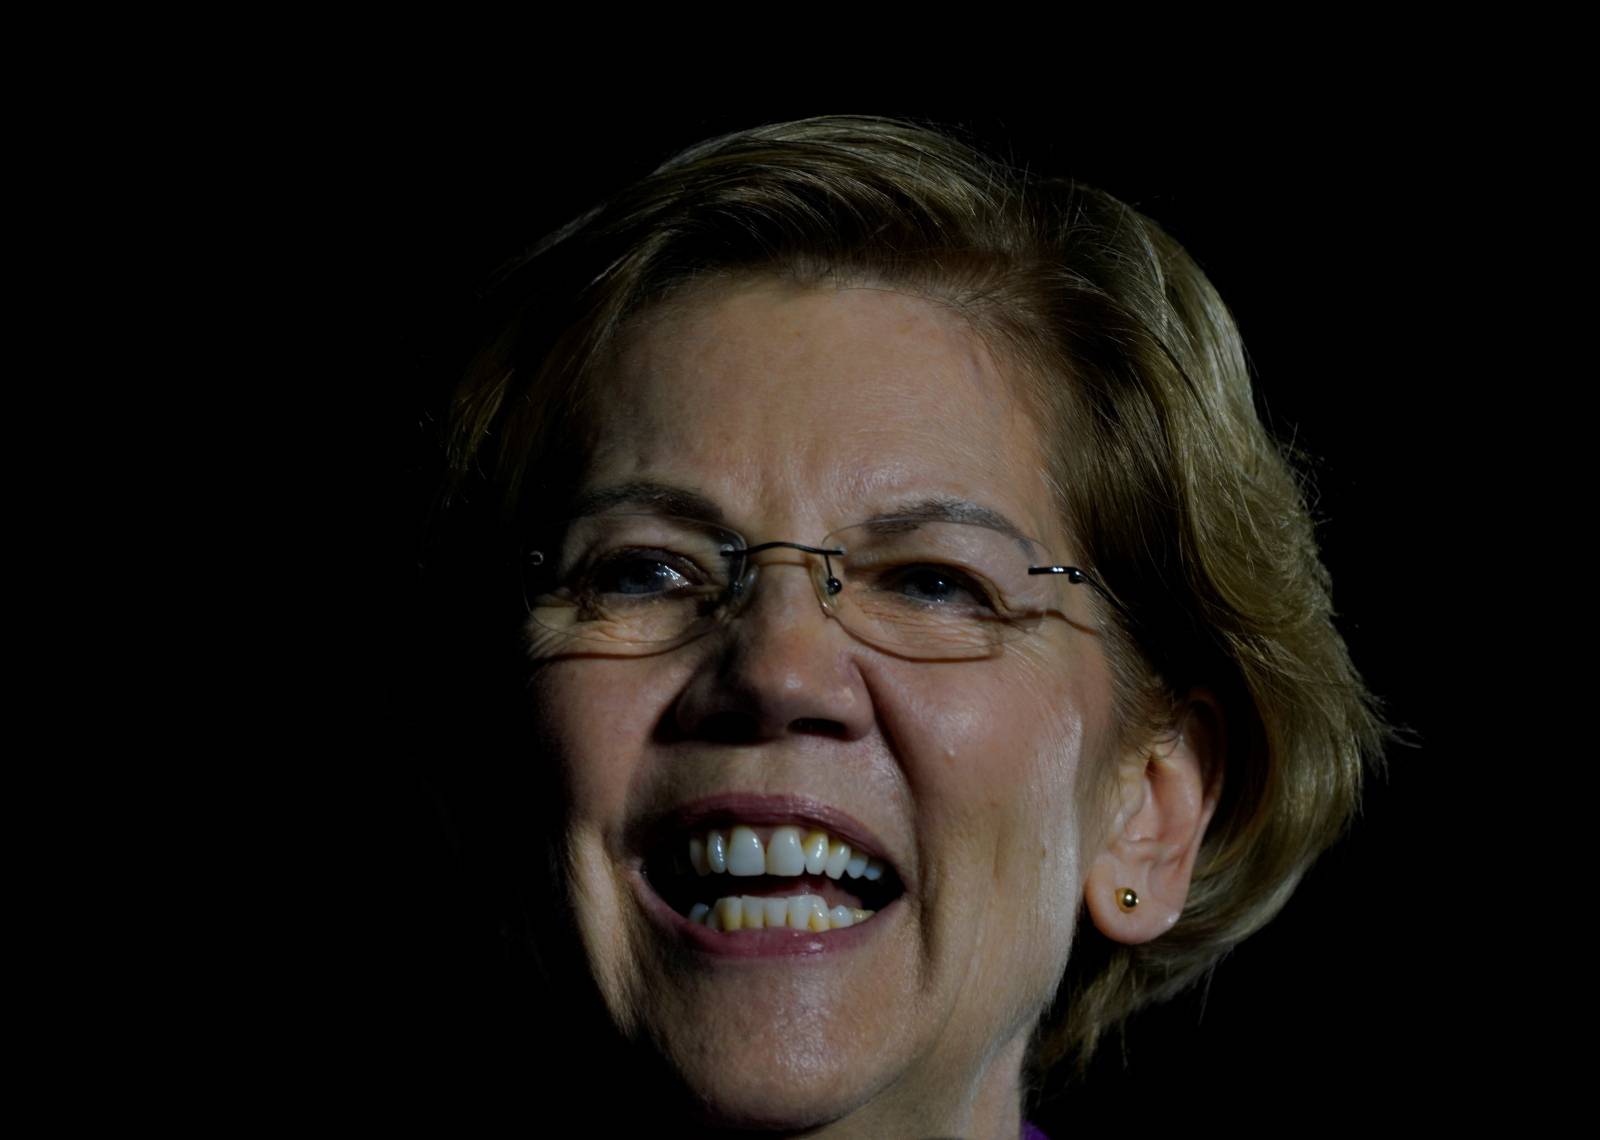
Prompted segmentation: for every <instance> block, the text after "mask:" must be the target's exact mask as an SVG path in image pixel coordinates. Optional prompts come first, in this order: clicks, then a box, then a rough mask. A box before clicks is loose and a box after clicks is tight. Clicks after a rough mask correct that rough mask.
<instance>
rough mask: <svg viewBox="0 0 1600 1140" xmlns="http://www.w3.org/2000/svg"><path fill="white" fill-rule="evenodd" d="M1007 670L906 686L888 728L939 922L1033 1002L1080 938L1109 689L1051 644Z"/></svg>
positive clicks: (933, 675) (913, 679) (934, 673)
mask: <svg viewBox="0 0 1600 1140" xmlns="http://www.w3.org/2000/svg"><path fill="white" fill-rule="evenodd" d="M996 664H997V667H996V668H995V669H994V670H992V671H990V672H987V673H979V672H976V671H974V670H973V669H972V668H971V666H967V665H962V666H954V665H952V666H949V667H938V668H937V669H932V670H929V671H927V672H923V673H919V674H916V675H913V676H908V677H904V678H901V679H900V682H899V684H898V685H897V687H896V690H895V693H894V697H893V699H891V700H888V701H885V702H884V706H885V707H892V708H896V709H898V710H899V714H898V716H894V717H892V720H893V721H894V722H895V723H891V724H888V725H886V727H887V728H888V729H889V730H890V731H891V733H892V734H893V735H894V736H895V737H896V743H897V751H899V753H900V756H901V762H902V764H903V765H904V769H905V774H906V778H907V780H908V781H909V782H910V783H911V784H912V792H913V797H914V799H915V801H916V802H917V804H918V805H919V813H920V814H921V815H922V817H923V818H922V825H921V826H922V831H923V836H924V838H925V839H926V841H927V845H928V849H927V851H926V852H925V856H926V858H927V860H928V864H929V866H928V870H929V873H930V876H931V878H932V880H933V882H932V883H930V885H931V886H933V887H934V888H935V890H936V893H937V895H938V897H937V898H933V899H931V900H930V901H931V902H932V904H933V911H934V913H933V914H932V915H931V916H930V919H931V921H933V922H935V923H944V922H951V923H961V924H968V923H970V924H971V929H974V930H975V931H976V932H977V934H976V937H977V938H978V942H977V943H975V944H974V945H973V947H972V952H973V953H976V954H981V955H982V956H983V957H984V959H985V961H986V964H987V966H988V967H992V968H993V969H992V971H991V972H992V973H995V974H997V975H998V974H1000V973H1004V972H1010V973H1012V974H1013V975H1014V976H1015V978H1016V985H1017V987H1018V988H1019V989H1020V990H1026V991H1028V992H1027V993H1019V994H1018V999H1019V1001H1022V1002H1024V1003H1026V1002H1027V1001H1030V1000H1032V998H1033V997H1035V996H1037V995H1036V994H1035V993H1034V991H1043V990H1046V989H1048V988H1050V987H1053V986H1054V984H1055V979H1056V977H1057V976H1058V974H1059V971H1060V970H1061V968H1063V967H1064V965H1065V962H1066V954H1067V951H1068V948H1069V946H1070V944H1071V937H1072V929H1073V925H1074V923H1075V921H1076V917H1077V909H1078V901H1079V899H1080V898H1081V895H1082V883H1083V874H1084V865H1083V862H1082V854H1081V836H1080V830H1079V821H1080V800H1081V790H1082V789H1083V788H1084V787H1086V786H1087V785H1088V784H1089V783H1090V782H1091V781H1090V776H1091V774H1092V771H1093V769H1094V766H1095V765H1096V764H1097V763H1098V762H1099V760H1100V759H1101V757H1100V755H1099V750H1100V749H1101V748H1103V747H1104V741H1105V739H1106V737H1107V735H1108V734H1107V731H1106V730H1107V729H1108V728H1109V715H1108V710H1109V688H1108V687H1107V686H1106V685H1104V684H1103V683H1101V682H1102V673H1101V671H1100V670H1098V669H1097V668H1095V662H1094V660H1093V659H1090V660H1089V661H1087V662H1085V663H1083V664H1081V665H1080V666H1079V667H1078V668H1077V669H1075V670H1069V669H1065V668H1063V665H1062V662H1061V660H1060V658H1059V657H1050V656H1047V655H1046V654H1045V653H1044V651H1043V649H1042V648H1041V649H1040V650H1038V651H1035V652H1032V653H1030V652H1029V651H1026V650H1022V651H1017V652H1015V653H1013V654H1012V655H1011V656H1010V657H1008V658H1007V660H1006V661H1005V662H1003V663H996ZM1001 664H1003V665H1004V666H1005V668H1000V667H999V666H1000V665H1001ZM886 719H891V718H886ZM941 912H942V913H941Z"/></svg>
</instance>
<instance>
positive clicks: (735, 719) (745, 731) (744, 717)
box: [694, 709, 761, 744]
mask: <svg viewBox="0 0 1600 1140" xmlns="http://www.w3.org/2000/svg"><path fill="white" fill-rule="evenodd" d="M694 735H695V736H697V737H699V738H700V739H701V740H710V741H714V742H716V743H718V744H746V743H748V742H750V741H753V740H759V739H760V737H761V725H760V722H759V721H757V719H756V717H755V716H754V715H753V714H751V713H748V712H745V711H743V710H740V709H728V710H726V711H723V712H715V713H711V714H709V715H708V716H705V717H702V718H701V720H700V723H699V724H697V725H696V726H695V729H694Z"/></svg>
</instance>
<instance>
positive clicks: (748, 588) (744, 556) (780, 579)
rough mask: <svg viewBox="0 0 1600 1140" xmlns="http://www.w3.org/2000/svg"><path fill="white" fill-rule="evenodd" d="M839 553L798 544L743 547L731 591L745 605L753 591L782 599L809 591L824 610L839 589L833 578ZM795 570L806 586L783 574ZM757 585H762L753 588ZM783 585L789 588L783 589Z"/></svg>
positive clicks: (837, 567)
mask: <svg viewBox="0 0 1600 1140" xmlns="http://www.w3.org/2000/svg"><path fill="white" fill-rule="evenodd" d="M843 554H844V551H842V550H840V549H839V548H837V547H823V546H807V545H806V544H804V543H799V542H763V543H759V544H758V545H755V546H751V547H746V548H745V549H743V550H740V551H739V552H738V558H737V561H736V563H735V569H736V576H735V580H734V582H733V592H734V594H735V595H736V596H739V598H740V601H741V602H742V603H744V604H749V601H750V595H751V594H752V593H753V592H757V591H759V592H760V593H761V594H763V595H765V594H777V595H781V596H783V597H785V598H786V597H787V595H788V593H789V592H790V591H796V592H804V591H807V590H809V592H810V593H812V594H813V595H814V596H817V597H818V600H819V601H821V602H822V603H823V608H824V609H827V608H829V606H828V599H829V598H831V597H832V595H834V594H837V593H838V592H839V589H840V588H841V587H840V583H839V580H838V578H837V577H835V575H837V574H838V573H839V559H840V558H841V557H842V556H843ZM795 569H798V570H800V571H802V572H803V574H804V575H805V578H806V579H807V580H808V582H809V585H808V586H807V585H802V584H801V580H800V579H798V578H795V577H793V576H792V575H791V574H789V573H785V571H791V570H795ZM774 572H776V573H774ZM757 582H764V583H765V584H764V585H761V586H759V587H757V586H755V583H757ZM785 582H792V583H793V585H788V586H786V585H784V584H783V583H785Z"/></svg>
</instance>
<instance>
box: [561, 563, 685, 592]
mask: <svg viewBox="0 0 1600 1140" xmlns="http://www.w3.org/2000/svg"><path fill="white" fill-rule="evenodd" d="M674 563H681V560H679V559H674V558H671V557H669V556H665V555H663V554H645V553H637V554H622V555H612V556H609V557H607V558H606V559H604V560H603V561H602V562H600V563H599V564H597V565H596V566H595V567H594V568H593V569H591V570H590V571H589V574H588V575H587V583H586V585H587V587H588V590H589V591H590V592H592V593H595V594H623V595H627V596H630V597H640V596H647V595H650V594H669V593H672V592H673V591H675V590H681V589H684V588H685V587H688V586H693V585H696V584H697V583H696V582H695V581H694V579H693V578H692V577H691V576H690V573H689V571H688V567H682V568H681V569H680V568H679V566H677V565H674Z"/></svg>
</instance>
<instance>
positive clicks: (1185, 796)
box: [1084, 690, 1225, 943]
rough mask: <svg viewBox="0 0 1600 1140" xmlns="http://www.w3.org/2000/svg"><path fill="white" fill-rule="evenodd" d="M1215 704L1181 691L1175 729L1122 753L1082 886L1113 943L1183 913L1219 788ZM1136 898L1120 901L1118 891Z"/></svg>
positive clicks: (1146, 936) (1139, 938)
mask: <svg viewBox="0 0 1600 1140" xmlns="http://www.w3.org/2000/svg"><path fill="white" fill-rule="evenodd" d="M1224 747H1225V741H1224V738H1223V723H1222V709H1221V708H1220V706H1218V704H1217V702H1216V700H1215V698H1213V697H1212V696H1211V694H1210V693H1208V692H1206V691H1204V690H1196V691H1194V692H1192V693H1190V694H1189V697H1188V699H1187V700H1186V701H1184V703H1183V705H1182V707H1181V708H1180V710H1179V714H1178V719H1177V724H1176V726H1175V731H1174V732H1173V733H1172V735H1171V736H1167V737H1163V738H1162V739H1161V740H1160V741H1158V742H1156V743H1155V744H1154V745H1152V746H1147V747H1145V748H1142V749H1139V750H1138V751H1137V752H1135V753H1133V754H1131V755H1129V756H1127V757H1125V758H1124V759H1123V761H1122V763H1121V765H1120V767H1119V771H1118V775H1117V785H1116V789H1115V791H1114V793H1113V797H1112V803H1113V805H1114V807H1113V814H1112V818H1111V821H1110V827H1109V829H1108V830H1107V832H1106V834H1105V840H1104V845H1103V846H1102V847H1101V849H1100V850H1099V851H1098V852H1097V853H1095V854H1094V856H1093V858H1092V860H1091V862H1090V864H1089V874H1088V878H1087V880H1086V882H1085V885H1084V901H1085V903H1086V905H1087V906H1088V908H1089V916H1090V918H1091V919H1093V921H1094V924H1095V926H1096V927H1097V928H1098V929H1099V931H1100V933H1101V934H1104V935H1105V936H1106V937H1107V938H1110V939H1111V940H1112V941H1114V942H1125V943H1136V942H1148V941H1150V940H1151V939H1152V938H1155V937H1156V936H1157V935H1160V934H1163V933H1165V932H1166V931H1167V930H1168V929H1170V928H1171V927H1172V925H1173V923H1175V922H1177V921H1178V916H1179V915H1181V914H1182V913H1183V904H1184V901H1185V900H1186V899H1187V898H1188V897H1189V878H1190V876H1191V875H1192V874H1193V873H1194V861H1195V857H1196V856H1197V855H1198V854H1199V852H1200V841H1201V840H1202V839H1203V838H1205V833H1206V825H1207V824H1209V823H1210V822H1211V814H1212V812H1213V811H1215V810H1216V806H1217V795H1218V793H1219V792H1220V791H1221V788H1222V779H1221V773H1222V757H1223V750H1224ZM1128 890H1131V891H1133V892H1134V893H1135V894H1136V895H1137V897H1138V901H1137V903H1136V904H1134V905H1133V906H1131V907H1128V906H1125V905H1123V901H1122V900H1123V893H1124V892H1125V891H1128Z"/></svg>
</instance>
